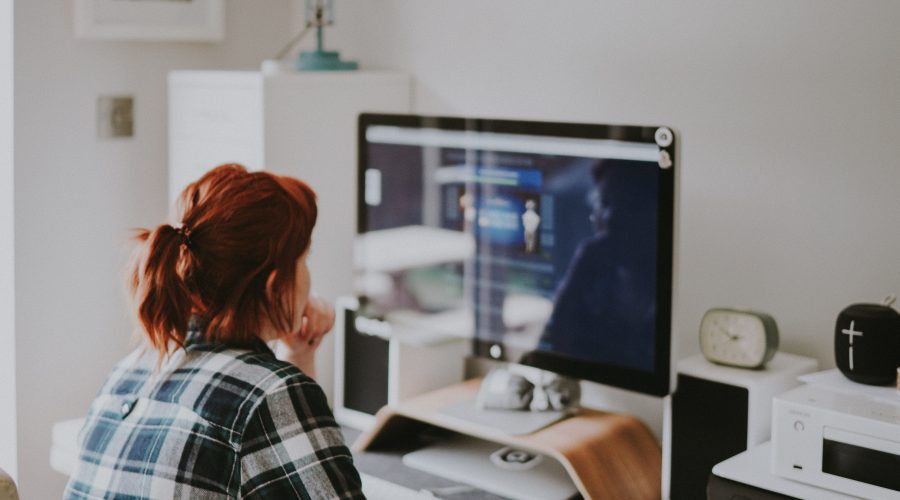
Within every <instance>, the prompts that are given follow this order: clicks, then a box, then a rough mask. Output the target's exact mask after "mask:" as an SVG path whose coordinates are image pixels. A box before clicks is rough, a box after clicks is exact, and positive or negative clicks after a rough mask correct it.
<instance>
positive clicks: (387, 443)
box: [353, 379, 662, 499]
mask: <svg viewBox="0 0 900 500" xmlns="http://www.w3.org/2000/svg"><path fill="white" fill-rule="evenodd" d="M480 382H481V381H480V379H475V380H469V381H467V382H464V383H462V384H458V385H454V386H451V387H447V388H443V389H439V390H436V391H433V392H429V393H426V394H423V395H420V396H416V397H414V398H411V399H408V400H406V401H403V402H402V403H400V404H399V405H397V406H394V407H390V406H388V407H384V408H382V409H381V410H380V411H379V412H378V414H377V415H376V422H375V426H374V427H373V428H372V429H371V430H370V431H368V432H366V433H364V434H362V435H361V436H360V437H359V438H358V439H357V441H356V443H355V444H354V445H353V448H354V450H355V451H376V450H379V449H383V448H391V447H395V446H397V445H398V443H402V442H403V441H407V440H409V439H410V436H413V435H415V433H416V432H418V431H419V430H421V429H424V428H427V427H428V426H433V427H438V428H441V429H446V430H449V431H454V432H457V433H460V434H465V435H469V436H473V437H477V438H480V439H484V440H488V441H493V442H496V443H498V444H502V445H505V446H513V447H519V448H523V449H528V450H532V451H535V452H539V453H542V454H544V455H546V456H548V457H551V458H553V459H555V460H557V461H558V462H559V463H560V464H562V465H563V467H564V468H565V470H566V471H567V472H568V474H569V476H570V477H571V479H572V482H573V483H574V484H575V486H576V487H577V488H578V491H579V492H580V493H581V494H582V496H584V498H633V499H641V498H648V499H649V498H654V499H656V498H660V495H661V489H660V488H661V464H662V452H661V449H660V445H659V443H658V442H657V441H656V439H655V438H654V436H653V434H652V433H651V432H650V431H649V429H648V428H647V427H646V425H644V424H643V423H642V422H641V421H640V420H638V419H637V418H635V417H633V416H630V415H624V414H617V413H607V412H602V411H597V410H591V409H580V410H579V411H578V412H577V413H576V414H575V415H574V416H572V417H569V418H566V419H564V420H562V421H560V422H557V423H555V424H553V425H551V426H548V427H545V428H543V429H541V430H538V431H536V432H534V433H532V434H528V435H523V436H512V435H509V434H506V433H503V432H502V431H499V430H496V429H493V428H490V427H486V426H483V425H479V424H476V423H473V422H468V421H465V420H463V419H459V418H454V417H452V416H450V415H446V414H443V413H441V412H440V411H439V410H440V409H441V408H446V407H448V406H450V405H453V404H455V403H459V402H462V401H465V400H468V399H473V398H474V397H475V395H476V394H477V392H478V386H479V384H480Z"/></svg>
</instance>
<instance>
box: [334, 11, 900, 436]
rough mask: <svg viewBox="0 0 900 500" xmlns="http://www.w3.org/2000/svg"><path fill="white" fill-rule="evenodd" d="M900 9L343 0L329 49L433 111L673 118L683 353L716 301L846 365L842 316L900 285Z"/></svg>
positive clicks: (642, 402) (691, 347)
mask: <svg viewBox="0 0 900 500" xmlns="http://www.w3.org/2000/svg"><path fill="white" fill-rule="evenodd" d="M897 19H900V3H898V2H896V1H895V0H872V1H868V2H852V1H846V0H844V1H841V0H795V1H792V2H782V1H778V0H753V1H749V0H746V1H745V0H739V1H738V0H736V1H729V2H721V1H715V0H685V1H680V2H658V1H651V0H571V1H567V2H547V1H536V0H526V1H523V0H494V1H490V2H484V1H480V0H456V1H454V2H446V1H442V0H378V1H367V2H340V3H339V4H338V12H337V19H336V21H337V26H336V27H335V29H334V30H333V33H334V35H333V36H332V37H331V40H330V44H331V45H332V46H335V47H339V48H341V49H342V53H343V55H344V56H345V57H347V58H350V59H357V60H359V61H361V62H362V64H363V65H365V66H377V67H390V68H396V69H402V70H407V71H410V72H411V73H413V74H414V75H415V77H416V80H417V88H416V90H415V97H414V106H415V108H414V109H416V111H418V112H421V113H428V114H436V113H445V114H455V115H476V116H486V117H512V118H525V119H538V120H571V121H586V122H601V123H628V124H648V125H653V124H665V125H670V126H672V127H675V128H676V129H677V130H678V131H680V134H681V135H680V140H681V152H682V154H681V181H682V183H681V204H680V208H681V218H680V222H681V228H680V230H681V232H680V245H679V248H678V250H679V253H680V254H679V256H678V259H677V263H676V264H677V268H678V271H679V279H680V281H679V283H678V286H677V290H676V293H677V304H676V311H675V315H676V316H675V318H674V320H675V322H674V335H675V336H676V337H677V344H678V345H679V346H680V348H681V350H682V354H685V355H686V354H690V353H693V352H696V351H697V347H696V344H697V341H696V332H697V326H698V323H699V321H700V318H701V316H702V314H703V312H704V311H705V310H706V309H707V308H709V307H712V306H721V305H726V306H745V307H752V308H758V309H760V310H763V311H768V312H770V313H771V314H773V315H774V316H775V318H776V320H777V322H778V325H779V327H780V329H781V333H782V335H781V338H782V349H783V350H785V351H788V352H793V353H801V354H806V355H810V356H814V357H816V358H818V359H819V361H820V362H821V363H822V365H823V366H825V367H833V366H834V362H833V355H832V340H831V336H832V332H833V329H834V320H835V318H836V316H837V314H838V312H839V311H840V310H841V309H842V308H843V307H845V306H846V305H848V304H850V303H852V302H857V301H878V300H880V299H881V298H882V297H883V296H884V295H886V294H887V293H889V292H898V291H900V264H898V263H900V230H898V221H900V215H898V214H900V164H898V158H900V141H898V140H897V137H900V57H898V47H900V24H898V23H897ZM588 393H589V394H588V396H589V399H593V400H594V401H598V400H599V398H601V397H606V396H605V394H613V396H612V397H613V399H619V398H620V397H624V396H623V395H622V394H619V393H604V392H603V391H601V390H600V389H599V388H589V390H588ZM626 399H627V398H626ZM636 404H637V405H638V406H639V407H640V408H641V410H640V411H641V412H642V413H644V414H646V415H649V417H648V418H649V419H650V420H653V421H652V422H649V423H651V426H652V427H654V428H655V429H658V425H659V413H658V408H659V404H658V402H653V401H651V400H647V399H639V400H638V401H637V403H636Z"/></svg>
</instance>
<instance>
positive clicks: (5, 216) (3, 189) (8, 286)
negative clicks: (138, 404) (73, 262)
mask: <svg viewBox="0 0 900 500" xmlns="http://www.w3.org/2000/svg"><path fill="white" fill-rule="evenodd" d="M12 56H13V7H12V0H0V469H3V470H5V471H7V472H9V473H10V475H11V476H12V477H13V478H15V477H16V404H15V403H16V364H15V363H16V357H15V346H16V337H15V326H16V321H15V313H16V310H15V294H14V286H13V276H14V269H15V266H14V264H13V262H14V261H13V88H12V84H13V57H12Z"/></svg>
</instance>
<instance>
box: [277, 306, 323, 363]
mask: <svg viewBox="0 0 900 500" xmlns="http://www.w3.org/2000/svg"><path fill="white" fill-rule="evenodd" d="M333 326H334V307H333V306H332V305H331V304H329V303H328V302H327V301H325V300H324V299H321V298H319V297H318V296H316V295H312V294H310V296H309V299H308V300H307V302H306V308H305V309H304V310H303V316H302V317H301V319H300V329H299V330H298V331H297V332H294V333H292V334H290V335H286V336H284V337H282V338H281V339H279V340H281V342H282V343H283V344H284V345H285V346H286V347H287V360H288V361H289V362H290V363H291V364H293V365H294V366H296V367H297V368H299V369H300V371H302V372H303V373H305V374H306V375H308V376H310V377H312V378H315V377H316V350H317V349H318V348H319V345H321V344H322V339H323V338H325V335H326V334H327V333H328V332H329V331H331V327H333Z"/></svg>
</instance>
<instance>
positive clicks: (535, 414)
mask: <svg viewBox="0 0 900 500" xmlns="http://www.w3.org/2000/svg"><path fill="white" fill-rule="evenodd" d="M475 401H476V400H475V399H474V398H473V399H466V400H464V401H460V402H458V403H454V404H451V405H449V406H445V407H443V408H441V409H439V410H438V413H440V414H441V415H444V416H447V417H452V418H454V419H459V420H462V421H463V422H466V423H469V424H475V425H479V426H484V427H489V428H491V429H494V430H497V431H498V432H501V433H504V434H509V435H511V436H524V435H527V434H531V433H533V432H536V431H539V430H541V429H543V428H544V427H547V426H549V425H551V424H555V423H556V422H559V421H560V420H562V419H564V418H567V417H570V416H572V415H573V414H574V412H575V411H574V410H561V411H552V410H550V411H527V410H489V409H481V408H478V406H477V405H476V403H475Z"/></svg>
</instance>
